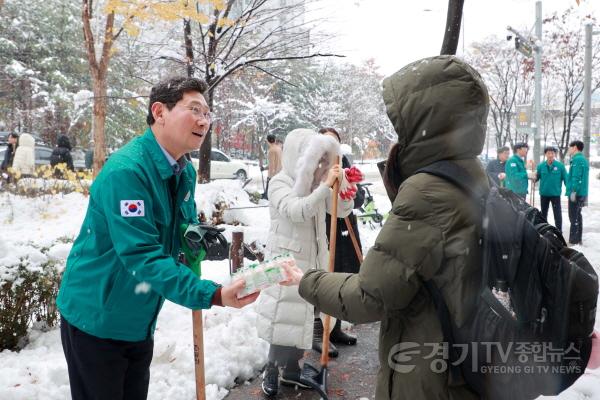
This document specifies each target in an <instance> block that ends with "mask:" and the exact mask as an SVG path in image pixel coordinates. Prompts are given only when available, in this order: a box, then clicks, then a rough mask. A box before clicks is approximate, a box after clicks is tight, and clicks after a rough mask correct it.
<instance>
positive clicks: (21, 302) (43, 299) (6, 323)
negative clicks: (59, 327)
mask: <svg viewBox="0 0 600 400" xmlns="http://www.w3.org/2000/svg"><path fill="white" fill-rule="evenodd" d="M68 241H69V239H59V240H58V241H57V242H55V243H53V244H52V246H50V247H39V246H38V245H35V244H33V243H28V244H26V245H22V246H18V247H16V248H12V249H10V251H9V249H7V248H6V245H4V244H2V243H1V242H0V254H3V255H4V256H3V257H0V351H2V350H4V349H10V350H15V349H21V348H23V346H24V345H25V344H27V332H28V330H29V328H31V327H33V326H35V327H36V328H38V329H47V328H51V327H53V326H55V325H56V323H57V321H58V317H59V313H58V310H57V309H56V295H57V293H58V289H59V286H60V279H61V275H62V268H63V265H64V259H63V258H62V254H63V253H64V251H59V250H60V249H61V248H63V247H70V244H69V243H66V242H68ZM57 249H59V250H57ZM57 254H59V255H60V256H57Z"/></svg>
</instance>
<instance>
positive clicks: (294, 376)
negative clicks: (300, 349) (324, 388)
mask: <svg viewBox="0 0 600 400" xmlns="http://www.w3.org/2000/svg"><path fill="white" fill-rule="evenodd" d="M281 384H282V385H285V386H298V387H301V388H303V389H309V388H310V386H307V385H306V384H304V383H302V372H301V370H300V369H299V368H297V369H294V370H291V371H290V370H288V369H287V368H284V369H283V372H282V373H281Z"/></svg>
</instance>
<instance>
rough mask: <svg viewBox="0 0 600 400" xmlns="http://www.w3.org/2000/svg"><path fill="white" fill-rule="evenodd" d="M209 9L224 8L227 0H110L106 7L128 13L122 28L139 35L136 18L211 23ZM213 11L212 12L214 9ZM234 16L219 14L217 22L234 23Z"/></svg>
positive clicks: (110, 10)
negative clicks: (232, 17) (220, 15)
mask: <svg viewBox="0 0 600 400" xmlns="http://www.w3.org/2000/svg"><path fill="white" fill-rule="evenodd" d="M205 6H209V8H208V9H213V10H217V11H222V10H224V9H225V7H226V1H225V0H171V1H165V0H154V1H148V0H108V1H107V4H106V7H105V9H104V11H105V12H106V13H107V14H108V13H111V12H114V13H115V14H117V15H121V16H124V17H125V22H124V23H123V29H124V30H125V32H127V34H128V35H130V36H137V35H139V33H140V28H139V27H138V25H137V24H136V22H143V21H155V20H162V21H177V20H179V19H189V20H191V21H195V22H198V23H200V24H208V23H209V22H210V21H211V18H210V17H209V15H208V14H207V13H205V12H204V10H206V9H207V8H206V7H205ZM211 14H212V13H211ZM234 24H235V20H233V19H231V18H224V17H220V18H218V20H217V26H219V27H223V26H231V25H234Z"/></svg>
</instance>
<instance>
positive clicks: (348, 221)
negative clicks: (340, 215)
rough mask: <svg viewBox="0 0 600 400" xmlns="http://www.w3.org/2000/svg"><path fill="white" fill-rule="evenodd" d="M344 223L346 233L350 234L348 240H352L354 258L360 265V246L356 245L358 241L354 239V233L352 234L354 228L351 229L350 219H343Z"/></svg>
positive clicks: (361, 260)
mask: <svg viewBox="0 0 600 400" xmlns="http://www.w3.org/2000/svg"><path fill="white" fill-rule="evenodd" d="M344 221H345V222H346V228H348V232H349V233H350V239H351V240H352V245H353V246H354V251H355V252H356V257H357V258H358V262H359V263H361V264H362V262H363V256H362V251H361V250H360V246H359V245H358V240H357V239H356V233H354V228H352V223H351V222H350V218H348V217H345V218H344Z"/></svg>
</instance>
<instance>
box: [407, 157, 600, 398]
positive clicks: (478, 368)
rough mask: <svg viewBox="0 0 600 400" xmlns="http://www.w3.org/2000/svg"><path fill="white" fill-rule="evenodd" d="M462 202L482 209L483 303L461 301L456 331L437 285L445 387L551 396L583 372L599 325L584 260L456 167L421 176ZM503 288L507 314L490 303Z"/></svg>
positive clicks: (503, 194)
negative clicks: (464, 313)
mask: <svg viewBox="0 0 600 400" xmlns="http://www.w3.org/2000/svg"><path fill="white" fill-rule="evenodd" d="M418 172H423V173H428V174H431V175H435V176H438V177H440V178H443V179H445V180H447V181H449V182H451V183H453V184H454V185H455V186H457V187H459V188H461V189H462V190H463V191H465V192H467V193H468V194H469V195H470V196H471V197H472V198H473V199H474V201H475V202H476V203H477V206H478V207H480V208H481V211H482V212H481V216H482V218H481V230H480V232H481V233H482V237H481V238H480V239H481V240H480V245H481V246H482V248H481V253H482V271H481V272H482V273H481V283H480V290H479V293H480V295H479V296H478V298H477V299H464V303H463V304H465V307H470V310H471V311H470V312H469V314H468V315H469V317H468V319H467V320H466V322H465V323H464V324H463V325H462V326H457V325H456V324H455V323H454V321H452V318H451V316H450V312H449V310H448V307H447V306H446V302H445V301H444V297H443V295H442V292H441V290H440V289H439V288H437V287H436V285H435V284H434V282H433V281H427V282H424V285H425V287H426V288H427V290H428V291H429V293H430V295H431V296H432V299H433V302H434V304H435V307H436V311H437V314H438V317H439V319H440V323H441V326H442V331H443V334H444V341H445V342H447V343H448V349H449V351H448V363H449V364H448V365H450V370H449V373H450V382H454V383H456V384H462V383H466V384H467V385H469V386H470V388H471V389H472V390H474V391H475V392H477V393H478V394H479V395H480V396H481V397H482V398H484V399H511V400H519V399H534V398H536V397H538V396H540V395H545V396H554V395H557V394H558V393H560V392H562V391H563V390H565V389H566V388H568V387H569V386H571V385H572V384H573V383H574V382H575V381H576V380H577V378H579V377H580V376H581V375H582V374H583V373H584V371H585V368H586V366H587V363H588V361H589V357H590V352H591V346H592V345H591V334H592V332H593V329H594V322H595V317H596V302H597V299H598V277H597V275H596V273H595V271H594V269H593V267H592V266H591V265H590V263H589V262H588V260H587V259H586V258H585V256H584V255H583V254H581V253H579V252H577V251H575V250H573V249H571V248H568V247H567V245H566V243H565V240H564V238H563V236H562V234H561V233H560V231H558V229H556V228H555V227H554V226H551V225H549V224H548V223H547V222H546V221H545V219H544V218H543V217H542V215H541V213H540V212H539V211H538V210H537V209H535V208H533V207H531V206H529V205H528V204H527V203H526V202H525V201H523V200H522V199H520V198H519V197H518V196H516V195H515V194H514V193H512V192H511V191H509V190H507V189H504V188H499V187H497V186H496V185H495V184H493V183H492V182H490V189H489V190H488V189H487V188H485V189H483V188H481V187H478V186H477V184H476V182H475V181H474V180H473V178H472V177H471V176H470V175H469V174H468V173H467V172H466V171H465V170H464V169H463V168H461V167H459V166H458V165H456V164H454V163H452V162H449V161H440V162H437V163H434V164H432V165H430V166H427V167H425V168H422V169H420V170H419V171H418ZM498 286H507V287H508V295H509V296H510V303H511V307H512V310H510V309H508V308H507V307H505V306H504V305H502V303H501V302H500V301H499V300H498V296H496V295H494V293H493V291H494V288H495V289H498Z"/></svg>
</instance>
